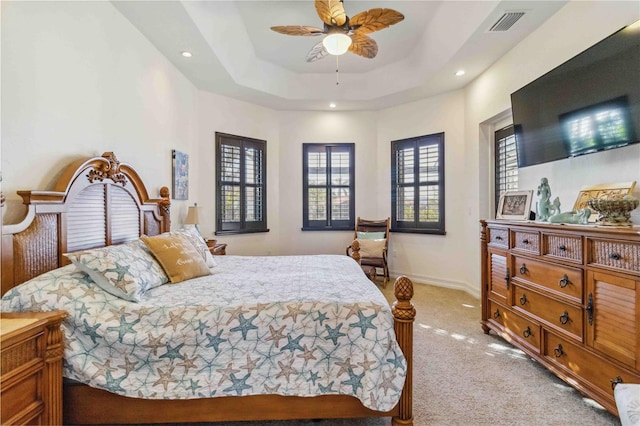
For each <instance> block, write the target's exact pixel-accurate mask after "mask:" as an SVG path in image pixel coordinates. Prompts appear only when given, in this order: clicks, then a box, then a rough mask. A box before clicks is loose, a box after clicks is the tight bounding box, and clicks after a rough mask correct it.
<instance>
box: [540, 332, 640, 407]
mask: <svg viewBox="0 0 640 426" xmlns="http://www.w3.org/2000/svg"><path fill="white" fill-rule="evenodd" d="M543 352H544V354H543V355H544V357H545V359H547V360H548V361H549V362H550V363H551V364H553V365H555V366H557V367H559V368H560V369H561V370H563V371H565V372H568V373H570V374H571V375H573V376H574V377H578V378H579V379H580V381H581V382H583V383H584V384H585V385H587V386H588V387H589V388H592V389H595V390H596V391H597V392H598V393H600V394H601V395H602V396H603V397H605V398H607V399H608V400H609V401H610V402H611V403H612V404H613V384H614V383H615V382H616V381H620V380H621V381H622V382H623V383H640V376H639V375H638V374H635V373H633V372H631V371H628V370H626V369H624V368H621V367H619V366H617V365H615V364H613V363H611V362H609V361H607V360H606V359H604V358H602V357H600V356H597V355H595V354H594V353H592V352H589V351H586V350H584V349H582V348H581V347H579V346H577V345H575V344H574V343H572V342H570V341H569V340H567V339H565V338H563V337H560V336H557V335H555V334H554V333H549V332H546V331H545V336H544V347H543Z"/></svg>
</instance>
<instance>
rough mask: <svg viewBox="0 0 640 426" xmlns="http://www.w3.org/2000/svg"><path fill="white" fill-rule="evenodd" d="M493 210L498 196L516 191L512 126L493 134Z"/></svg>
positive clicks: (516, 163)
mask: <svg viewBox="0 0 640 426" xmlns="http://www.w3.org/2000/svg"><path fill="white" fill-rule="evenodd" d="M494 138H495V153H496V170H495V177H496V182H495V190H496V196H495V203H496V205H495V210H496V211H498V202H499V201H500V194H502V193H503V192H505V191H517V190H518V155H517V154H518V151H517V150H516V138H515V136H514V134H513V126H507V127H505V128H504V129H501V130H498V131H497V132H496V133H495V137H494Z"/></svg>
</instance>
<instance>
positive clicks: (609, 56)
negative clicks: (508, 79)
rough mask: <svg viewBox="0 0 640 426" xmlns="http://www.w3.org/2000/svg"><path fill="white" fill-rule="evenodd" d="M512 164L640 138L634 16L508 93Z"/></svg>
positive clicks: (639, 51)
mask: <svg viewBox="0 0 640 426" xmlns="http://www.w3.org/2000/svg"><path fill="white" fill-rule="evenodd" d="M511 108H512V114H513V124H514V132H515V136H516V147H517V152H518V167H527V166H532V165H535V164H541V163H546V162H549V161H556V160H561V159H564V158H568V157H572V156H576V155H582V154H589V153H593V152H597V151H602V150H606V149H613V148H619V147H622V146H626V145H629V144H633V143H638V142H640V21H638V22H636V23H635V24H633V25H630V26H628V27H626V28H623V29H622V30H620V31H617V32H616V33H614V34H612V35H610V36H609V37H607V38H605V39H604V40H602V41H600V42H599V43H597V44H595V45H593V46H592V47H590V48H589V49H587V50H585V51H584V52H582V53H580V54H578V55H576V56H574V57H573V58H571V59H570V60H568V61H567V62H565V63H563V64H562V65H560V66H558V67H556V68H554V69H553V70H551V71H549V72H548V73H546V74H545V75H543V76H542V77H540V78H538V79H537V80H534V81H533V82H531V83H529V84H527V85H526V86H524V87H523V88H521V89H519V90H517V91H515V92H514V93H512V94H511Z"/></svg>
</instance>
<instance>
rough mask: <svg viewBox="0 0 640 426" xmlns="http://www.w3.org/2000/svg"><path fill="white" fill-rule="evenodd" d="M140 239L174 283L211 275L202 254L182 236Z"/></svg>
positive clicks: (157, 236)
mask: <svg viewBox="0 0 640 426" xmlns="http://www.w3.org/2000/svg"><path fill="white" fill-rule="evenodd" d="M140 239H141V240H142V241H143V242H144V243H145V244H146V245H147V247H149V251H151V253H152V254H153V256H154V257H155V258H156V259H157V260H158V263H160V265H161V266H162V269H164V272H165V273H166V274H167V275H168V276H169V280H170V281H171V282H172V283H179V282H180V281H185V280H188V279H189V278H195V277H201V276H203V275H209V274H211V271H210V270H209V268H208V267H207V264H206V263H205V261H204V259H203V258H202V256H201V255H200V253H198V251H197V250H196V249H195V247H194V246H193V244H191V243H190V242H189V240H188V239H187V238H186V237H184V236H182V235H170V234H162V235H156V236H154V237H148V236H142V237H140Z"/></svg>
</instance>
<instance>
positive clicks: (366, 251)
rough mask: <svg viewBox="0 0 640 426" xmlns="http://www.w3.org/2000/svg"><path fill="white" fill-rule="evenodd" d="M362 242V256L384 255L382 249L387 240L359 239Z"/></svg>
mask: <svg viewBox="0 0 640 426" xmlns="http://www.w3.org/2000/svg"><path fill="white" fill-rule="evenodd" d="M357 241H358V242H359V243H360V258H363V257H382V250H383V249H384V244H385V241H386V240H384V239H383V240H366V239H363V240H361V239H360V238H358V240H357Z"/></svg>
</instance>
